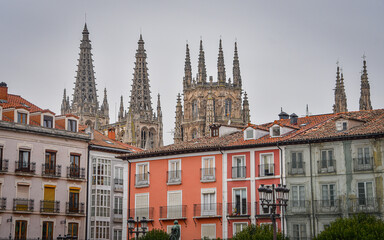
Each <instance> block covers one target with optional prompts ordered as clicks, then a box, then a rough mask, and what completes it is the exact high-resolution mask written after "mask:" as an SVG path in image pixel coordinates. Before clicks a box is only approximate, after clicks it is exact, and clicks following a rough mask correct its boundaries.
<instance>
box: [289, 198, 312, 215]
mask: <svg viewBox="0 0 384 240" xmlns="http://www.w3.org/2000/svg"><path fill="white" fill-rule="evenodd" d="M310 203H311V202H310V201H308V200H290V201H288V206H287V208H286V209H287V214H309V213H310V209H311V208H310Z"/></svg>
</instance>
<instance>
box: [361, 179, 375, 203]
mask: <svg viewBox="0 0 384 240" xmlns="http://www.w3.org/2000/svg"><path fill="white" fill-rule="evenodd" d="M357 187H358V195H359V205H360V206H366V205H369V206H373V203H374V199H373V187H372V182H359V183H358V184H357Z"/></svg>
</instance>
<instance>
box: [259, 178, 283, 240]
mask: <svg viewBox="0 0 384 240" xmlns="http://www.w3.org/2000/svg"><path fill="white" fill-rule="evenodd" d="M258 191H259V201H260V204H261V207H262V208H267V209H268V210H269V209H270V213H271V220H272V227H273V240H276V238H277V234H276V217H278V216H279V214H276V208H277V207H278V206H279V207H286V206H287V202H288V196H289V189H288V188H287V187H286V185H281V184H278V185H277V187H276V188H275V184H272V187H271V186H267V187H264V184H261V185H260V187H259V189H258Z"/></svg>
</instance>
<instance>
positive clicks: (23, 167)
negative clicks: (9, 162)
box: [15, 161, 36, 174]
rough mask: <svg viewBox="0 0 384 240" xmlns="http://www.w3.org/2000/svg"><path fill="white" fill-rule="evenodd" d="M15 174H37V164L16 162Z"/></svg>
mask: <svg viewBox="0 0 384 240" xmlns="http://www.w3.org/2000/svg"><path fill="white" fill-rule="evenodd" d="M15 166H16V169H15V172H16V173H23V174H35V172H36V163H35V162H30V163H27V162H23V161H16V162H15Z"/></svg>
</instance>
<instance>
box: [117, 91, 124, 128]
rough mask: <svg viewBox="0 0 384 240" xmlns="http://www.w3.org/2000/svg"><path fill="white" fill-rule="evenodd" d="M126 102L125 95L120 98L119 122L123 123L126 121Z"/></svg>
mask: <svg viewBox="0 0 384 240" xmlns="http://www.w3.org/2000/svg"><path fill="white" fill-rule="evenodd" d="M124 119H125V116H124V101H123V95H121V97H120V108H119V115H118V121H119V122H122V121H124Z"/></svg>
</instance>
